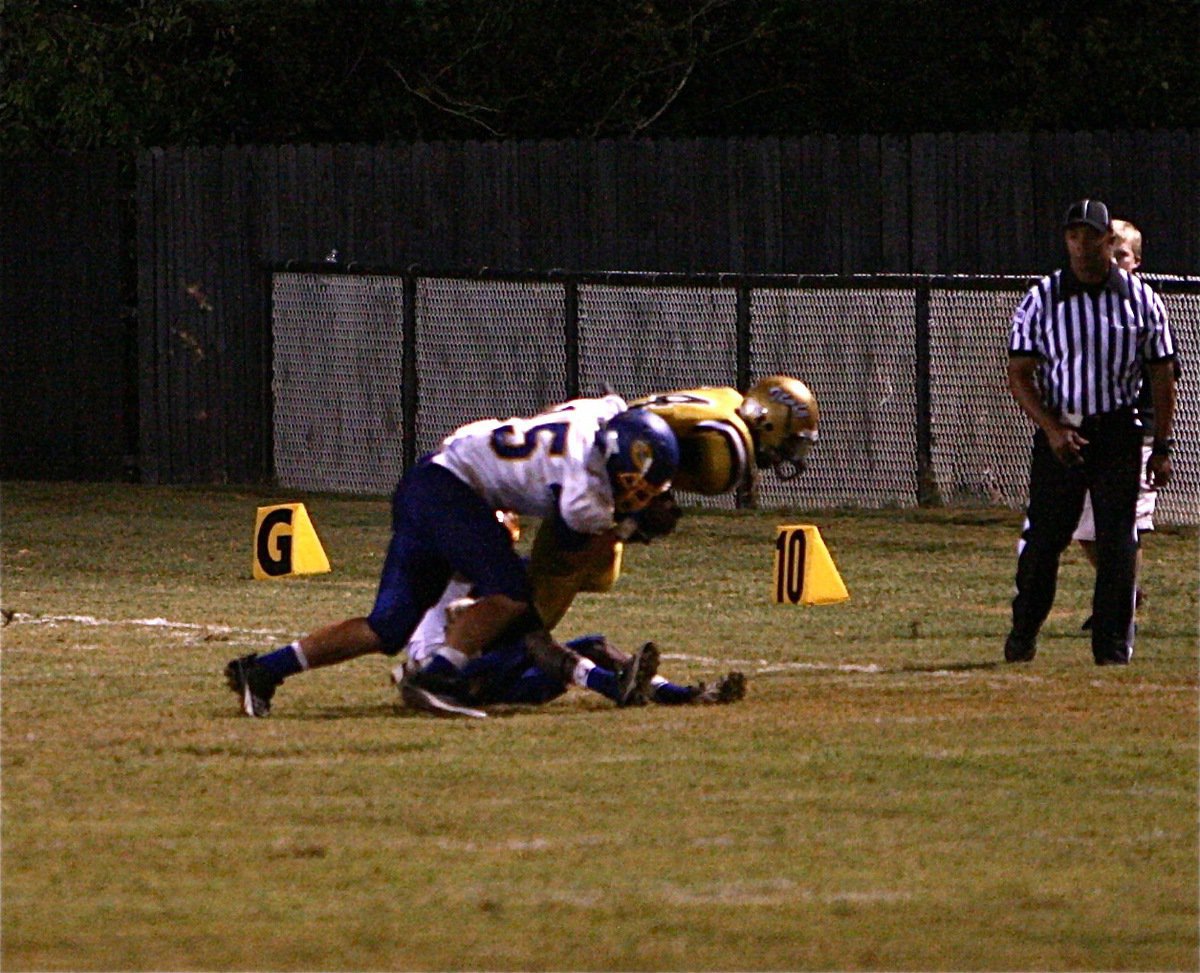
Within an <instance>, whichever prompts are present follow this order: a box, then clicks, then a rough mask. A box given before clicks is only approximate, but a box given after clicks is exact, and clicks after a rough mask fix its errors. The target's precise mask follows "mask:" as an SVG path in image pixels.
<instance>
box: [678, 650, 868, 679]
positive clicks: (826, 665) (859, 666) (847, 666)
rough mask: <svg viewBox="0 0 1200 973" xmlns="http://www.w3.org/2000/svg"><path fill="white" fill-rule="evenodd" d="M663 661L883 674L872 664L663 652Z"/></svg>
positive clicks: (761, 669)
mask: <svg viewBox="0 0 1200 973" xmlns="http://www.w3.org/2000/svg"><path fill="white" fill-rule="evenodd" d="M662 658H663V659H670V660H674V661H676V662H694V663H696V664H697V665H702V666H726V667H734V668H736V667H737V666H741V667H743V668H746V669H749V668H751V667H753V668H754V669H755V671H757V672H758V673H760V674H761V673H764V672H795V671H798V670H813V671H817V672H865V673H868V674H873V673H879V672H883V671H884V670H883V667H882V666H877V665H875V664H874V663H873V662H872V663H857V662H846V663H832V662H771V661H769V660H767V659H714V658H712V657H711V656H705V655H689V654H688V653H686V652H664V653H663V654H662Z"/></svg>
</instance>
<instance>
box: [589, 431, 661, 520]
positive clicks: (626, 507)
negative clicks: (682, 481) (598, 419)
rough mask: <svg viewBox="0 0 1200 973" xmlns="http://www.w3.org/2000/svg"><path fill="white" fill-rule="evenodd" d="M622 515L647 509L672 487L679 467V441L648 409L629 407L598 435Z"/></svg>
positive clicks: (614, 497)
mask: <svg viewBox="0 0 1200 973" xmlns="http://www.w3.org/2000/svg"><path fill="white" fill-rule="evenodd" d="M597 438H598V440H599V442H600V444H601V447H602V449H603V450H604V465H605V467H606V469H607V470H608V479H609V482H610V483H611V484H612V491H613V506H614V508H615V510H616V513H617V514H618V515H619V516H623V515H625V514H631V513H636V512H637V511H639V510H643V509H645V507H647V506H648V505H649V503H650V501H651V500H653V499H654V498H655V497H656V496H658V495H659V494H660V493H662V492H663V491H664V490H668V489H670V486H671V477H673V476H674V475H675V470H676V469H678V468H679V443H678V441H677V440H676V439H675V433H673V432H672V431H671V427H670V426H668V425H667V420H666V419H664V418H662V416H659V415H656V414H655V413H653V412H651V411H649V410H648V409H627V410H625V411H624V412H621V413H618V414H617V415H615V416H613V417H612V418H611V419H609V420H608V422H607V423H605V425H604V427H603V428H602V429H601V430H600V432H599V433H598V436H597Z"/></svg>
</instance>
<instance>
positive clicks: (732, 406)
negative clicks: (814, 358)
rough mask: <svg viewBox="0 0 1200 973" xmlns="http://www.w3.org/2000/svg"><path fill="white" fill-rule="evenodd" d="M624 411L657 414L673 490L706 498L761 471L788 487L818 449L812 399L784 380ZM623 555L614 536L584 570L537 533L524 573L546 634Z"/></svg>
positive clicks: (641, 403)
mask: <svg viewBox="0 0 1200 973" xmlns="http://www.w3.org/2000/svg"><path fill="white" fill-rule="evenodd" d="M630 407H631V408H636V407H642V408H645V409H649V410H650V411H652V412H655V413H657V414H658V415H659V416H661V417H662V418H663V419H665V420H666V421H667V425H668V426H670V427H671V431H672V432H674V433H675V438H676V440H677V441H678V443H679V454H680V455H679V466H678V468H677V469H676V471H675V476H674V478H673V481H672V486H673V488H674V489H678V490H684V491H687V492H690V493H699V494H703V495H706V496H716V495H718V494H723V493H731V492H733V491H734V490H736V489H737V488H738V487H739V486H746V487H751V486H752V485H753V484H754V482H755V480H756V479H757V477H758V472H759V470H761V469H764V468H767V469H771V470H774V472H775V474H776V475H777V476H778V477H779V478H780V479H783V480H790V479H792V478H793V477H795V476H797V475H799V473H800V472H801V471H802V470H803V469H804V462H805V459H806V457H807V456H808V453H809V451H810V450H811V449H812V446H813V444H814V443H815V442H816V441H817V423H818V419H819V413H818V410H817V400H816V397H815V396H814V395H813V393H812V392H811V391H810V390H809V388H808V386H806V385H805V384H804V383H803V382H801V381H799V380H798V379H795V378H791V377H789V376H787V375H771V376H769V377H768V378H764V379H762V380H761V381H760V382H757V383H756V384H755V385H754V386H753V387H751V388H750V390H749V391H748V392H747V393H746V394H745V395H744V396H743V395H741V394H740V393H739V392H738V391H737V390H736V389H733V388H728V387H709V388H696V389H681V390H678V391H674V392H661V393H658V394H655V395H649V396H646V397H645V398H642V399H635V400H633V401H631V402H630ZM671 523H672V526H673V521H671ZM637 531H638V524H637V522H636V520H630V521H627V522H626V523H625V525H624V538H625V539H628V538H629V537H630V536H636V534H637ZM622 550H623V546H622V543H621V539H620V537H619V536H618V537H615V538H614V540H613V543H612V545H611V546H609V547H608V548H601V549H598V550H597V551H596V554H595V556H594V557H593V558H591V559H590V560H589V561H588V562H587V563H585V564H583V565H578V564H569V563H568V562H567V560H566V559H565V558H564V557H563V555H562V553H561V552H560V551H559V550H558V549H557V544H556V543H555V540H554V537H553V532H552V531H550V530H548V529H539V531H538V533H537V536H536V537H535V538H534V543H533V550H532V553H531V556H530V565H529V573H530V580H531V581H532V583H533V590H534V606H535V607H536V608H537V611H538V614H539V615H540V616H541V618H542V621H543V622H544V623H545V625H546V628H547V629H553V627H554V626H555V625H556V624H557V623H558V622H559V620H561V618H562V617H563V615H564V614H565V613H566V611H567V609H568V608H569V607H570V605H571V602H572V601H574V599H575V596H576V595H577V594H579V593H580V592H585V591H586V592H604V591H608V590H609V589H610V588H612V586H613V584H615V583H616V580H617V578H618V577H620V573H621V556H622Z"/></svg>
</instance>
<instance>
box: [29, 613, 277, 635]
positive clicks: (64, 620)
mask: <svg viewBox="0 0 1200 973" xmlns="http://www.w3.org/2000/svg"><path fill="white" fill-rule="evenodd" d="M10 624H13V625H86V626H89V627H100V626H118V627H119V626H132V627H135V628H165V629H167V630H170V631H180V632H205V633H211V634H216V635H271V636H282V635H287V634H288V633H287V632H285V631H284V630H282V629H277V628H237V627H235V626H233V625H205V624H201V623H199V622H173V621H171V620H170V619H168V618H116V619H114V618H96V617H95V616H94V615H28V614H25V613H24V612H16V613H15V614H14V615H13V616H12V621H11V623H10Z"/></svg>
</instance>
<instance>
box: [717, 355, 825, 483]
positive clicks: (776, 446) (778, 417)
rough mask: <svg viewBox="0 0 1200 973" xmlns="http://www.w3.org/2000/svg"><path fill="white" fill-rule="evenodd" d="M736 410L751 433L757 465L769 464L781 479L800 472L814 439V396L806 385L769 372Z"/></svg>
mask: <svg viewBox="0 0 1200 973" xmlns="http://www.w3.org/2000/svg"><path fill="white" fill-rule="evenodd" d="M737 411H738V415H739V416H741V418H742V421H743V422H744V423H746V426H747V428H748V429H749V430H750V435H751V436H753V437H754V457H755V460H756V461H757V462H758V465H759V467H760V468H764V467H770V468H771V469H773V470H774V471H775V475H776V476H778V477H779V478H780V479H781V480H790V479H792V478H793V477H795V476H799V475H800V473H801V471H803V469H804V460H805V457H807V456H808V451H809V450H810V449H812V445H813V443H815V442H816V441H817V419H818V412H817V399H816V396H814V395H813V394H812V392H811V391H809V388H808V386H807V385H805V384H804V383H803V382H801V381H800V380H799V379H795V378H791V377H789V376H787V375H771V376H769V377H767V378H764V379H763V380H762V381H760V382H758V383H757V384H755V385H754V386H753V387H752V388H751V389H750V391H748V392H747V393H746V395H745V397H744V398H743V399H742V404H741V405H739V406H738V410H737Z"/></svg>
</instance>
